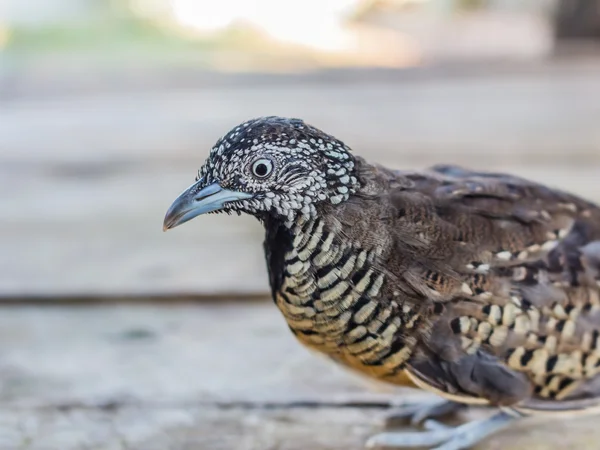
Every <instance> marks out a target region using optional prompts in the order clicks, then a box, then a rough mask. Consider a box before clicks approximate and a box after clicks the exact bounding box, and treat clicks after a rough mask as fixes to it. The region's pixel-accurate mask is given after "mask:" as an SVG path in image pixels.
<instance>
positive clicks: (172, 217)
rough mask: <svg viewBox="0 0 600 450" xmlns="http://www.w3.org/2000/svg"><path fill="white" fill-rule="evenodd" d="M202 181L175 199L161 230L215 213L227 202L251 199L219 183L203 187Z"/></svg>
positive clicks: (249, 195) (244, 193)
mask: <svg viewBox="0 0 600 450" xmlns="http://www.w3.org/2000/svg"><path fill="white" fill-rule="evenodd" d="M203 185H204V179H200V180H198V181H197V182H196V183H194V184H192V185H191V186H190V187H189V188H187V189H186V190H185V191H183V192H182V193H181V195H180V196H179V197H177V198H176V199H175V201H174V202H173V204H172V205H171V207H170V208H169V210H168V211H167V214H166V216H165V221H164V222H163V230H164V231H167V230H169V229H171V228H175V227H176V226H178V225H181V224H182V223H185V222H187V221H188V220H191V219H193V218H194V217H196V216H199V215H200V214H204V213H207V212H211V211H217V210H219V209H221V208H223V206H224V205H225V203H227V202H234V201H236V200H245V199H248V198H251V197H252V194H248V193H246V192H236V191H230V190H229V189H223V188H222V187H221V186H220V185H219V183H212V184H209V185H207V186H204V187H202V186H203Z"/></svg>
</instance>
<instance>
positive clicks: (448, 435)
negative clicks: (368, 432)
mask: <svg viewBox="0 0 600 450" xmlns="http://www.w3.org/2000/svg"><path fill="white" fill-rule="evenodd" d="M515 419H516V417H514V416H511V415H509V414H507V413H505V412H499V413H497V414H495V415H494V416H492V417H490V418H487V419H482V420H474V421H472V422H467V423H465V424H464V425H460V426H457V427H449V426H447V425H443V424H441V423H439V422H436V421H434V420H428V421H426V422H425V423H424V427H425V430H426V431H422V432H418V431H417V432H411V431H406V432H386V433H380V434H376V435H375V436H373V437H371V438H370V439H369V440H368V441H367V443H366V446H367V448H397V449H398V448H431V449H433V450H462V449H468V448H471V447H472V446H473V445H475V444H477V443H478V442H479V441H481V440H482V439H484V438H486V437H487V436H489V435H490V434H492V433H494V432H496V431H498V430H500V429H502V428H504V427H505V426H507V425H508V424H509V423H510V422H512V421H513V420H515Z"/></svg>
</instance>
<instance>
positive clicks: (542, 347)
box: [164, 116, 600, 450]
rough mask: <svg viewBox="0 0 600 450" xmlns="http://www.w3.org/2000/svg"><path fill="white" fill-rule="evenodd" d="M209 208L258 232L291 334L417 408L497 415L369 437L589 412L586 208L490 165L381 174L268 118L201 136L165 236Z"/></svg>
mask: <svg viewBox="0 0 600 450" xmlns="http://www.w3.org/2000/svg"><path fill="white" fill-rule="evenodd" d="M218 212H225V213H238V214H241V213H246V214H250V215H252V216H254V217H256V218H257V219H258V220H259V221H260V222H261V223H262V224H263V225H264V228H265V241H264V252H265V256H266V263H267V268H268V273H269V282H270V287H271V292H272V297H273V301H274V302H275V304H276V305H277V307H278V308H279V309H280V311H281V313H282V314H283V317H284V318H285V320H286V322H287V324H288V326H289V328H290V330H291V332H292V333H293V334H294V335H295V337H296V338H297V339H298V340H299V341H300V342H301V343H302V344H304V345H306V346H308V347H310V348H311V349H314V350H316V351H318V352H322V353H324V354H325V355H327V356H329V357H330V358H331V359H333V360H334V361H336V362H338V363H340V364H342V365H344V366H347V367H349V368H351V369H353V370H356V371H359V372H361V373H363V374H366V375H369V376H371V377H374V378H376V379H378V380H382V381H386V382H389V383H393V384H398V385H406V384H409V385H413V386H416V387H418V388H421V389H424V390H427V391H430V392H433V393H435V394H437V395H439V396H440V397H441V398H442V399H444V401H443V402H439V403H437V404H436V405H434V406H433V407H431V406H430V407H428V409H427V408H426V409H424V410H422V411H417V412H416V415H418V416H420V417H425V416H432V417H435V416H437V415H439V414H442V413H444V412H447V411H449V410H452V409H454V408H455V407H457V405H463V404H466V405H488V406H492V407H495V408H497V410H496V411H497V412H496V413H495V414H494V415H492V416H491V417H489V418H487V419H483V420H478V421H473V422H467V423H465V424H463V425H459V426H456V427H446V426H442V425H441V424H438V425H435V426H431V427H429V429H427V430H425V431H421V432H386V433H380V434H377V435H375V436H373V437H372V438H371V439H370V440H369V441H368V442H367V445H368V446H370V447H379V446H384V447H396V448H405V447H415V446H418V447H430V448H437V449H444V450H453V449H463V448H469V447H471V446H473V445H475V444H476V443H478V442H479V441H481V440H482V439H484V438H485V437H486V436H488V435H490V434H491V433H493V432H496V431H497V430H500V429H502V428H505V427H507V426H509V425H510V424H512V423H514V422H515V421H516V420H519V419H520V418H522V417H525V416H529V415H533V414H542V413H547V414H550V415H555V416H558V415H559V414H560V413H575V412H577V413H592V412H594V411H595V410H597V409H598V407H599V406H600V208H598V206H596V205H594V204H593V203H591V202H588V201H586V200H583V199H581V198H579V197H577V196H574V195H571V194H569V193H566V192H563V191H559V190H555V189H551V188H549V187H546V186H543V185H541V184H538V183H534V182H532V181H528V180H526V179H523V178H518V177H516V176H511V175H508V174H502V173H490V172H478V171H471V170H468V169H464V168H461V167H456V166H448V165H439V166H434V167H432V168H430V169H428V170H425V171H421V172H413V171H399V170H391V169H388V168H385V167H381V166H378V165H374V164H370V163H368V162H367V161H365V160H364V159H363V158H361V157H359V156H356V155H354V154H353V153H352V152H351V150H350V148H349V147H348V146H347V145H345V144H344V143H343V142H342V141H340V140H338V139H336V138H335V137H333V136H331V135H329V134H326V133H325V132H323V131H321V130H319V129H317V128H315V127H313V126H311V125H309V124H307V123H305V122H304V121H302V120H300V119H292V118H283V117H275V116H272V117H261V118H257V119H253V120H250V121H247V122H245V123H243V124H240V125H239V126H236V127H235V128H233V129H232V130H231V131H229V132H228V133H227V134H226V135H224V136H223V137H222V138H221V139H219V140H218V141H217V143H216V144H215V146H214V147H213V148H212V150H211V151H210V155H209V157H208V159H207V160H206V162H205V163H204V165H203V166H202V167H201V168H200V170H199V172H198V176H197V178H196V181H195V183H194V184H193V185H192V186H190V187H189V188H188V189H187V190H185V191H184V192H183V193H182V194H181V195H180V196H179V197H178V198H177V199H176V200H175V201H174V203H173V204H172V206H171V207H170V208H169V210H168V212H167V214H166V217H165V219H164V229H165V230H167V229H170V228H173V227H175V226H177V225H180V224H182V223H184V222H186V221H188V220H190V219H192V218H194V217H196V216H198V215H200V214H204V213H218ZM449 402H451V403H449Z"/></svg>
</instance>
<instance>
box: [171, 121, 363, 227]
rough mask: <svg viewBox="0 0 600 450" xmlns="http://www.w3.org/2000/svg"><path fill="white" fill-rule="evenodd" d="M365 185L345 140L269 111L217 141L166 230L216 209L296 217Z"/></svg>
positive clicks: (178, 201)
mask: <svg viewBox="0 0 600 450" xmlns="http://www.w3.org/2000/svg"><path fill="white" fill-rule="evenodd" d="M357 188H358V180H357V178H356V175H355V159H354V157H353V156H352V155H351V153H350V149H349V148H348V147H347V146H346V145H345V144H344V143H343V142H341V141H339V140H337V139H336V138H334V137H333V136H330V135H328V134H326V133H324V132H322V131H321V130H319V129H317V128H314V127H312V126H310V125H307V124H305V123H304V122H303V121H302V120H299V119H288V118H283V117H262V118H258V119H253V120H250V121H248V122H245V123H243V124H240V125H238V126H237V127H235V128H234V129H232V130H231V131H229V132H228V133H227V134H226V135H225V136H223V137H222V138H221V139H219V140H218V141H217V143H216V144H215V146H214V147H213V148H212V150H211V152H210V155H209V157H208V159H207V160H206V162H205V163H204V165H203V166H202V167H201V168H200V170H199V171H198V176H197V178H196V182H195V183H194V184H192V185H191V186H190V187H189V188H187V189H186V190H185V191H184V192H183V193H182V194H181V195H180V196H179V197H178V198H177V199H176V200H175V201H174V202H173V204H172V205H171V207H170V208H169V210H168V211H167V215H166V217H165V221H164V229H165V230H168V229H170V228H173V227H176V226H177V225H180V224H182V223H184V222H187V221H188V220H190V219H193V218H194V217H196V216H198V215H200V214H204V213H215V212H227V213H231V212H237V213H247V214H252V215H254V216H256V217H258V218H259V219H261V220H264V219H265V218H266V217H268V216H271V217H276V218H278V219H281V220H285V221H291V220H293V219H294V218H295V217H297V216H299V215H303V216H310V215H314V214H316V210H317V209H316V208H317V205H318V204H320V203H324V202H328V203H330V204H338V203H341V202H343V201H345V200H347V199H348V197H349V196H350V195H351V194H352V193H354V192H355V191H356V189H357Z"/></svg>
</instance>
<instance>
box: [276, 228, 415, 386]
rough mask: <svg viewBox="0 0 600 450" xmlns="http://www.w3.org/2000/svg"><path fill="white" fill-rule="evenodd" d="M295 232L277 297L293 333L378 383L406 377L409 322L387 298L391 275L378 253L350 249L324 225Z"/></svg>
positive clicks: (396, 305)
mask: <svg viewBox="0 0 600 450" xmlns="http://www.w3.org/2000/svg"><path fill="white" fill-rule="evenodd" d="M292 231H293V232H292V234H291V235H292V239H293V242H292V245H291V247H289V248H290V249H289V250H288V251H287V252H285V254H284V255H283V276H282V278H281V286H279V288H278V289H277V290H276V291H275V292H274V300H275V302H276V304H277V306H278V307H279V309H280V310H281V312H282V313H283V315H284V317H285V319H286V321H287V323H288V325H289V327H290V329H291V330H292V332H293V333H294V334H295V336H296V337H297V338H298V339H299V340H300V341H301V342H302V343H303V344H305V345H307V346H308V347H310V348H313V349H315V350H317V351H319V352H322V353H325V354H326V355H328V356H330V357H331V358H333V359H334V360H336V361H338V362H340V363H342V364H344V365H347V366H350V367H352V368H354V369H357V370H359V371H361V372H366V373H368V374H370V375H373V376H376V377H378V378H386V377H394V376H398V377H399V376H400V373H401V372H402V367H403V365H404V363H405V361H406V360H407V359H408V358H409V357H410V355H411V351H412V346H411V345H409V344H408V343H407V342H406V340H405V339H403V338H402V333H401V329H402V327H403V326H405V325H406V324H407V321H406V320H403V317H404V318H406V317H408V316H409V315H410V314H408V313H409V311H402V308H401V307H400V305H399V304H398V303H397V302H395V301H393V300H390V299H387V298H384V296H383V289H382V288H383V286H384V283H385V274H384V273H383V272H381V271H378V270H376V268H375V265H374V264H373V263H374V261H375V260H376V258H377V257H378V251H377V250H376V249H374V250H371V251H367V250H364V249H361V248H360V246H359V245H357V244H356V243H350V242H344V240H343V239H342V238H341V237H342V236H339V235H338V233H336V232H335V231H334V230H330V229H327V228H326V227H325V224H324V223H323V221H321V220H319V219H315V220H313V221H311V222H310V223H302V224H298V225H297V226H296V227H295V228H293V230H292ZM411 317H412V316H411Z"/></svg>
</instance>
